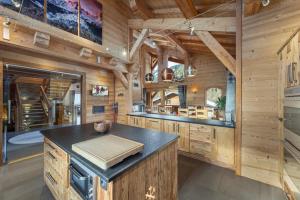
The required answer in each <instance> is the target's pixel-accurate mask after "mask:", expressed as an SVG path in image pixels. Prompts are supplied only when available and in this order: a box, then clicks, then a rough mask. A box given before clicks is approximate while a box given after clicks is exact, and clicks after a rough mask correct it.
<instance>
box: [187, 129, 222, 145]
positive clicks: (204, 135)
mask: <svg viewBox="0 0 300 200" xmlns="http://www.w3.org/2000/svg"><path fill="white" fill-rule="evenodd" d="M215 137H216V136H215V132H214V131H211V132H200V131H195V130H192V131H190V138H191V140H195V141H200V142H207V143H214V141H215Z"/></svg>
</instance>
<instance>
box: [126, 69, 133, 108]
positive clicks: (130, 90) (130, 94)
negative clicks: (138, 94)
mask: <svg viewBox="0 0 300 200" xmlns="http://www.w3.org/2000/svg"><path fill="white" fill-rule="evenodd" d="M127 80H128V90H127V91H128V94H127V96H128V99H127V101H126V102H127V104H126V108H127V113H131V112H132V111H133V110H132V105H133V100H132V99H133V74H132V73H128V74H127Z"/></svg>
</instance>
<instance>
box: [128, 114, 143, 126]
mask: <svg viewBox="0 0 300 200" xmlns="http://www.w3.org/2000/svg"><path fill="white" fill-rule="evenodd" d="M128 125H129V126H134V127H139V128H145V118H144V117H136V116H128Z"/></svg>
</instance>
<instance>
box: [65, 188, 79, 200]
mask: <svg viewBox="0 0 300 200" xmlns="http://www.w3.org/2000/svg"><path fill="white" fill-rule="evenodd" d="M68 200H82V198H81V196H80V195H79V194H78V193H77V192H76V191H75V190H74V189H73V187H69V195H68Z"/></svg>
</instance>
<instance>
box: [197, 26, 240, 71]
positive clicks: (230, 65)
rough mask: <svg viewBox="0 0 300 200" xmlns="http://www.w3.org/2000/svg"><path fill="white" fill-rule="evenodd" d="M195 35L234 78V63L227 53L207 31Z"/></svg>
mask: <svg viewBox="0 0 300 200" xmlns="http://www.w3.org/2000/svg"><path fill="white" fill-rule="evenodd" d="M195 33H196V35H198V36H199V38H200V39H201V40H202V41H203V43H204V44H205V45H206V46H207V47H208V48H209V49H210V50H211V51H212V52H213V53H214V54H215V56H216V57H217V58H218V59H219V60H220V61H221V62H222V63H223V64H224V66H225V67H226V68H227V69H228V70H229V71H230V72H231V73H232V74H233V75H234V76H235V71H236V69H235V68H236V63H235V62H236V61H235V59H234V58H233V57H232V56H231V55H230V53H228V51H227V50H226V49H225V48H224V47H223V46H222V45H221V44H220V43H219V42H218V40H216V39H215V38H214V36H213V35H212V34H211V33H209V32H208V31H195Z"/></svg>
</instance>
